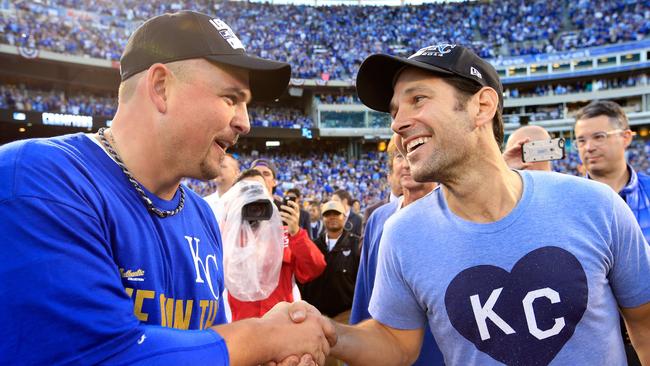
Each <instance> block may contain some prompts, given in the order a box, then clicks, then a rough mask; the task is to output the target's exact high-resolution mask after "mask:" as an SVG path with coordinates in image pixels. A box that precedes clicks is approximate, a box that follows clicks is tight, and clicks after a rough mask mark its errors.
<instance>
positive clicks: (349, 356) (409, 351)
mask: <svg viewBox="0 0 650 366" xmlns="http://www.w3.org/2000/svg"><path fill="white" fill-rule="evenodd" d="M397 332H398V333H399V334H395V333H394V331H393V332H391V331H390V330H389V329H388V328H387V327H385V326H384V325H382V324H381V323H379V322H377V321H375V320H372V319H371V320H367V321H365V322H363V323H360V324H357V325H355V326H350V325H343V324H336V333H337V336H338V342H337V343H336V346H335V347H333V348H332V352H331V354H332V355H333V356H334V357H336V358H338V359H340V360H342V361H345V362H346V363H347V364H348V365H350V366H356V365H359V366H363V365H377V366H381V365H387V366H394V365H411V364H413V362H415V360H416V359H417V356H418V353H419V350H420V346H421V344H422V336H423V330H422V329H417V330H406V331H397Z"/></svg>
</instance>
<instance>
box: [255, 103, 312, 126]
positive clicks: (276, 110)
mask: <svg viewBox="0 0 650 366" xmlns="http://www.w3.org/2000/svg"><path fill="white" fill-rule="evenodd" d="M248 115H249V117H250V122H251V126H258V127H280V128H303V127H306V128H311V127H313V125H314V123H313V121H312V119H311V117H310V116H309V115H308V114H305V112H303V111H301V110H300V109H297V108H288V107H279V106H273V107H268V106H252V107H250V108H248Z"/></svg>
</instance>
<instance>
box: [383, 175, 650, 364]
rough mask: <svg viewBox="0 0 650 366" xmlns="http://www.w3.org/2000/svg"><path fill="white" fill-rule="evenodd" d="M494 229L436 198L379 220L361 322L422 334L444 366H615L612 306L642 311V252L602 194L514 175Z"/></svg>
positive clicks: (645, 264)
mask: <svg viewBox="0 0 650 366" xmlns="http://www.w3.org/2000/svg"><path fill="white" fill-rule="evenodd" d="M519 173H520V174H521V176H522V178H523V186H524V190H523V194H522V197H521V199H520V201H519V202H518V203H517V205H516V206H515V208H514V209H513V210H512V211H511V212H510V213H509V214H508V215H507V216H506V217H504V218H503V219H501V220H499V221H497V222H494V223H487V224H479V223H473V222H468V221H466V220H463V219H461V218H459V217H458V216H456V215H455V214H454V213H452V212H451V211H450V210H449V208H448V206H447V203H446V201H445V198H444V195H443V191H442V190H436V191H435V192H433V193H432V194H430V195H428V196H426V197H424V198H422V199H420V200H418V201H417V202H415V203H413V204H411V205H409V206H408V207H406V208H405V209H403V210H401V211H400V212H398V213H397V214H395V215H394V216H393V217H391V218H390V219H389V220H388V222H387V224H386V227H385V230H384V235H383V237H382V240H381V245H380V247H379V252H380V253H379V264H378V269H377V278H376V281H375V288H374V292H373V295H372V299H371V301H370V313H371V314H372V316H373V317H374V318H375V319H377V320H379V321H380V322H382V323H384V324H386V325H388V326H391V327H394V328H398V329H418V328H423V327H424V324H425V322H428V323H429V325H430V327H431V330H432V332H433V334H434V337H435V340H436V342H437V344H438V346H439V347H440V349H441V351H442V353H443V355H444V357H445V362H446V363H447V364H450V365H499V364H507V365H547V364H555V365H623V364H625V363H626V358H625V352H624V348H623V343H622V340H621V334H620V327H619V313H618V306H621V307H637V306H640V305H643V304H645V303H647V302H649V301H650V281H648V278H650V249H649V248H650V247H649V246H648V245H646V243H645V240H644V238H643V235H642V233H641V230H640V229H639V226H638V224H637V222H636V220H635V219H634V216H633V215H632V213H631V212H630V209H629V208H628V207H627V206H626V204H625V202H623V200H621V199H620V197H618V196H617V195H616V193H615V192H613V191H612V190H611V189H610V188H609V187H607V186H606V185H603V184H600V183H595V182H590V181H587V180H585V179H581V178H576V177H570V176H566V175H561V174H556V173H541V172H526V171H524V172H519Z"/></svg>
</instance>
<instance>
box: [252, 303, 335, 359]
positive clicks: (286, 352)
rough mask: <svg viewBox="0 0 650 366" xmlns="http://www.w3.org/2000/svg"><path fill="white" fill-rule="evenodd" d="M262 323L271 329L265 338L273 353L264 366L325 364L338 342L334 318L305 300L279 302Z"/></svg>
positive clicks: (264, 317)
mask: <svg viewBox="0 0 650 366" xmlns="http://www.w3.org/2000/svg"><path fill="white" fill-rule="evenodd" d="M260 322H262V323H265V324H266V325H267V326H269V327H270V329H271V332H270V333H269V334H270V337H269V339H266V340H265V341H267V342H268V343H269V344H268V345H269V346H271V347H270V350H272V353H273V354H274V355H273V356H272V357H271V359H270V361H268V362H267V363H265V366H312V365H324V364H325V357H327V355H328V354H329V353H330V350H331V348H332V347H334V346H335V345H336V342H337V336H336V329H335V325H334V324H335V323H334V321H333V320H331V319H329V318H327V317H325V316H322V315H321V314H320V312H319V311H318V310H317V309H316V308H315V307H314V306H312V305H310V304H308V303H306V302H304V301H298V302H294V303H287V302H281V303H278V304H276V305H275V306H274V307H273V308H272V309H271V310H269V312H268V313H266V314H265V315H264V316H263V317H262V319H260ZM260 336H262V334H260Z"/></svg>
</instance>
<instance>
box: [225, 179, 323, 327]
mask: <svg viewBox="0 0 650 366" xmlns="http://www.w3.org/2000/svg"><path fill="white" fill-rule="evenodd" d="M244 180H249V181H256V182H259V183H261V184H264V186H266V184H265V177H264V175H263V174H262V173H261V172H260V171H259V170H257V169H247V170H245V171H243V172H242V174H241V175H240V176H239V178H238V179H237V182H236V183H238V182H240V181H244ZM229 193H231V192H230V191H229V192H228V193H226V195H228V194H229ZM232 193H233V194H235V193H236V191H233V192H232ZM266 193H267V196H268V199H269V205H270V206H268V207H270V208H269V210H273V211H276V212H278V215H279V217H280V220H281V221H282V222H281V223H280V222H278V223H276V225H281V229H282V237H281V241H282V242H281V243H280V245H281V246H282V247H283V251H282V259H281V260H282V265H281V268H280V276H279V279H278V284H277V287H276V288H275V290H273V291H272V292H271V294H270V295H269V296H268V297H266V298H264V299H261V300H255V301H247V300H245V299H238V298H236V297H235V296H233V294H232V293H229V294H228V302H229V304H230V309H231V311H232V319H233V321H236V320H240V319H246V318H256V317H261V316H263V315H264V314H265V313H266V312H267V311H269V310H270V309H271V308H272V307H273V306H274V305H276V304H277V303H279V302H281V301H286V302H293V301H294V296H293V293H292V291H293V287H294V284H295V280H298V281H299V282H301V283H306V282H309V281H311V280H313V279H315V278H317V277H318V276H320V274H321V273H322V272H323V270H324V269H325V265H326V263H325V257H324V256H323V254H322V253H321V252H320V250H319V249H318V247H317V246H316V245H315V244H314V242H312V241H311V239H309V235H308V234H307V231H305V229H302V228H301V227H299V226H298V220H299V212H300V211H299V207H298V204H297V203H296V202H295V201H293V200H291V199H285V200H284V201H283V202H282V204H281V205H280V206H279V207H276V205H273V204H271V203H270V202H271V201H273V198H272V196H271V193H270V192H268V187H267V192H266ZM224 197H225V196H224ZM217 214H218V212H217ZM237 224H238V223H237ZM221 225H222V229H223V230H226V226H227V225H229V223H228V222H227V221H225V222H223V223H221ZM224 240H225V238H224ZM225 245H228V243H225ZM226 260H227V259H225V260H224V261H226Z"/></svg>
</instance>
